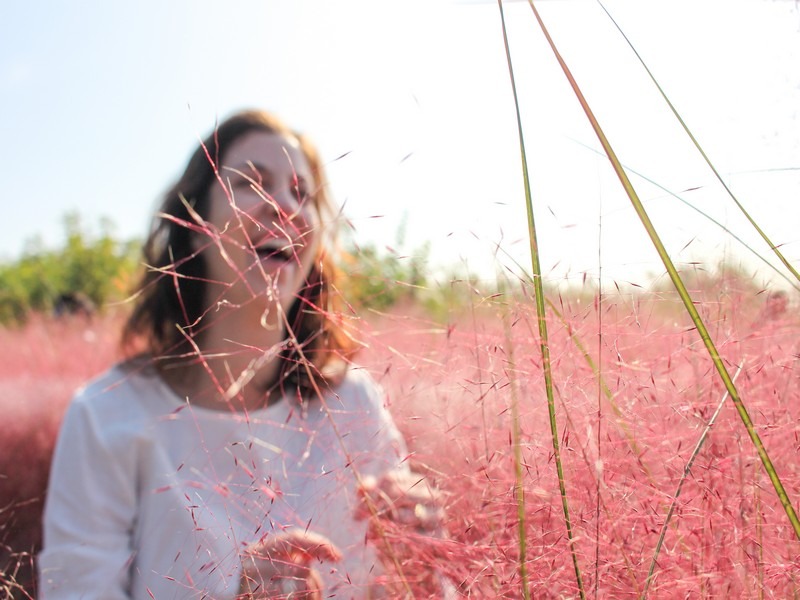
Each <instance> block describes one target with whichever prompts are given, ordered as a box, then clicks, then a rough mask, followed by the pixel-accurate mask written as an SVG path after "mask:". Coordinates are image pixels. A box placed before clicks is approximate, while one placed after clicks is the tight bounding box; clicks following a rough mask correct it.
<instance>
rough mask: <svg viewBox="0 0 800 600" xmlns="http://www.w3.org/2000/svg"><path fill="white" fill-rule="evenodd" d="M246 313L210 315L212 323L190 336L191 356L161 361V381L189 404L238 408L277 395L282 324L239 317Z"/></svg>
mask: <svg viewBox="0 0 800 600" xmlns="http://www.w3.org/2000/svg"><path fill="white" fill-rule="evenodd" d="M246 312H247V311H241V310H239V311H237V310H232V311H230V312H228V313H227V314H219V313H217V314H215V315H214V317H215V321H214V322H213V323H212V324H211V325H210V326H209V327H208V328H207V329H205V330H204V331H202V332H200V333H199V334H198V335H197V336H196V337H195V338H194V339H193V340H192V345H193V346H195V348H194V350H195V353H194V356H192V357H188V358H182V359H175V360H169V361H165V362H164V363H163V364H162V367H161V376H162V377H163V378H164V381H166V382H167V384H168V385H169V386H170V387H171V388H172V389H173V390H174V391H175V392H176V393H177V394H178V395H180V396H181V397H182V398H187V399H188V401H189V403H190V404H194V405H196V406H203V407H205V408H214V409H219V410H225V409H228V410H236V411H244V410H254V409H258V408H264V407H265V406H267V405H269V404H271V403H273V402H276V401H277V400H279V399H280V397H281V393H280V392H281V390H280V389H279V387H280V386H279V385H278V383H279V382H278V378H279V375H280V370H281V358H280V355H281V352H282V350H283V349H284V347H285V338H286V334H285V328H284V327H283V326H278V325H274V326H264V325H263V324H261V323H255V324H254V323H253V319H252V318H249V319H247V320H245V318H246V317H247V315H246Z"/></svg>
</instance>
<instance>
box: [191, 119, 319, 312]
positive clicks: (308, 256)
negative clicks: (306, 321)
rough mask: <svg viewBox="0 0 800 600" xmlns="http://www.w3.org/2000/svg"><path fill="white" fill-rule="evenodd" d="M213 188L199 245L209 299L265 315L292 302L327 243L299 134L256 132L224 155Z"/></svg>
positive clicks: (246, 136)
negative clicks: (277, 305)
mask: <svg viewBox="0 0 800 600" xmlns="http://www.w3.org/2000/svg"><path fill="white" fill-rule="evenodd" d="M221 158H222V165H221V167H220V170H219V175H220V177H221V179H222V182H223V183H224V187H223V185H222V184H220V183H219V182H215V183H214V184H213V185H212V187H211V190H210V191H209V198H208V201H209V206H208V216H207V219H206V221H207V223H208V224H209V228H208V229H209V231H208V234H207V235H206V234H202V233H201V234H198V235H197V238H196V239H197V241H198V244H199V247H200V248H202V249H203V250H202V251H203V256H204V258H205V260H206V275H207V278H208V280H209V282H208V284H207V286H206V290H207V291H206V299H205V302H206V304H207V305H208V306H209V308H210V309H212V310H213V309H214V306H215V305H219V306H223V305H224V306H231V307H233V308H238V307H243V306H246V305H247V306H254V307H256V308H257V309H258V310H259V311H260V312H261V313H263V314H270V315H271V316H270V318H269V319H268V320H269V322H271V323H275V322H276V321H275V312H276V311H274V310H270V308H271V307H274V306H275V303H276V302H278V303H280V306H281V307H282V308H283V309H284V311H286V310H288V308H289V307H290V306H291V305H292V303H293V301H294V299H295V297H296V295H297V293H298V292H299V291H300V290H301V288H302V286H303V285H304V284H305V280H306V276H307V275H308V272H309V270H310V269H311V265H312V263H313V261H314V259H315V257H316V256H317V252H318V248H319V243H320V239H321V237H322V236H321V232H320V230H319V229H320V219H319V213H318V210H317V207H316V206H315V204H314V201H313V194H314V192H315V188H316V182H315V181H314V175H313V173H312V171H311V167H310V165H309V163H308V161H307V159H306V157H305V155H304V153H303V152H302V150H301V149H300V145H299V142H298V141H297V140H296V139H295V138H293V137H284V136H282V135H280V134H275V133H267V132H264V131H252V132H250V133H247V134H245V135H243V136H242V137H240V138H239V139H237V140H236V141H235V142H233V144H231V146H230V147H229V148H228V149H227V151H226V152H225V153H224V155H223V156H222V157H221Z"/></svg>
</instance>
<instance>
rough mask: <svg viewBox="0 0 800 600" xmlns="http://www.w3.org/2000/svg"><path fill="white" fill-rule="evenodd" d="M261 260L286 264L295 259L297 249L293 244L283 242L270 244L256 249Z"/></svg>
mask: <svg viewBox="0 0 800 600" xmlns="http://www.w3.org/2000/svg"><path fill="white" fill-rule="evenodd" d="M255 252H256V255H257V256H258V258H259V260H261V261H262V262H263V261H268V260H269V261H274V262H281V263H286V262H289V261H290V260H292V259H293V258H294V257H295V249H294V246H293V245H292V244H287V243H283V242H278V241H274V242H268V243H266V244H262V245H260V246H257V247H256V248H255Z"/></svg>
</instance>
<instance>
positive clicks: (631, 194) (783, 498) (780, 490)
mask: <svg viewBox="0 0 800 600" xmlns="http://www.w3.org/2000/svg"><path fill="white" fill-rule="evenodd" d="M528 4H529V5H530V7H531V9H532V10H533V14H534V16H535V17H536V20H537V22H538V23H539V27H540V28H541V30H542V32H543V33H544V36H545V38H546V39H547V42H548V44H549V45H550V48H551V50H552V51H553V54H554V55H555V57H556V60H557V61H558V63H559V65H561V69H562V71H563V72H564V75H565V76H566V77H567V79H568V81H569V83H570V86H571V87H572V90H573V92H574V93H575V96H576V97H577V99H578V101H579V102H580V104H581V107H582V108H583V111H584V113H585V114H586V117H587V118H588V119H589V122H590V123H591V125H592V128H593V129H594V131H595V134H596V135H597V138H598V139H599V140H600V144H601V145H602V146H603V150H605V152H606V155H607V156H608V159H609V161H611V164H612V166H613V168H614V171H615V172H616V174H617V176H618V177H619V180H620V182H621V183H622V186H623V187H624V188H625V192H626V193H627V194H628V198H630V200H631V204H632V205H633V208H634V210H635V211H636V214H637V215H638V216H639V220H640V221H641V222H642V225H643V226H644V228H645V230H646V231H647V234H648V236H649V237H650V240H651V241H652V243H653V246H654V247H655V249H656V251H657V252H658V255H659V257H660V258H661V261H662V262H663V263H664V267H665V268H666V269H667V273H668V274H669V277H670V279H671V280H672V283H673V285H674V286H675V288H676V290H677V291H678V295H679V296H680V298H681V300H682V301H683V305H684V307H685V308H686V311H687V312H688V313H689V316H690V317H691V319H692V322H693V323H694V325H695V327H696V328H697V333H698V334H699V335H700V338H701V339H702V340H703V343H704V344H705V346H706V349H707V350H708V353H709V355H710V356H711V360H712V362H713V363H714V367H715V368H716V370H717V372H718V373H719V376H720V378H721V379H722V381H723V383H724V384H725V389H726V390H728V393H729V394H730V397H731V401H732V402H733V404H734V406H735V407H736V411H737V412H738V413H739V417H740V418H741V420H742V423H744V426H745V429H747V434H748V435H749V436H750V439H751V440H752V442H753V445H754V446H755V448H756V452H758V456H759V458H760V459H761V462H762V464H763V465H764V469H765V470H766V471H767V475H768V476H769V478H770V481H771V482H772V486H773V487H774V488H775V493H776V494H777V496H778V500H779V501H780V503H781V505H782V506H783V509H784V511H785V512H786V516H787V517H788V518H789V522H790V523H791V525H792V529H793V530H794V533H795V535H796V536H797V538H798V540H800V519H798V517H797V513H796V512H795V510H794V507H793V506H792V503H791V501H790V500H789V496H788V494H787V493H786V490H785V488H784V487H783V484H782V483H781V480H780V477H779V476H778V472H777V471H776V470H775V466H774V465H773V464H772V460H771V459H770V457H769V454H768V453H767V450H766V448H765V447H764V444H763V442H762V441H761V437H760V436H759V435H758V432H757V431H756V430H755V427H754V425H753V421H752V419H751V418H750V414H749V413H748V412H747V408H746V407H745V405H744V402H742V399H741V397H740V396H739V392H738V390H737V389H736V386H735V385H734V383H733V381H732V379H731V376H730V374H729V373H728V370H727V368H726V367H725V364H724V363H723V361H722V358H721V357H720V355H719V352H718V351H717V348H716V346H715V345H714V342H713V340H712V339H711V336H710V334H709V333H708V329H707V328H706V326H705V323H703V320H702V318H701V317H700V313H698V311H697V308H696V307H695V305H694V302H693V301H692V298H691V296H690V295H689V292H688V291H687V289H686V286H685V285H684V283H683V280H682V279H681V277H680V275H679V274H678V271H677V269H676V268H675V265H674V264H673V262H672V259H671V258H670V257H669V254H668V253H667V250H666V248H665V247H664V244H663V243H662V242H661V238H660V237H659V235H658V233H657V232H656V229H655V227H654V226H653V222H652V221H651V220H650V217H649V215H648V214H647V211H646V210H645V208H644V206H643V205H642V202H641V200H639V196H638V195H637V194H636V190H634V188H633V185H632V184H631V182H630V179H628V176H627V174H626V173H625V170H624V169H623V168H622V165H621V164H620V162H619V159H618V158H617V155H616V153H615V152H614V150H613V148H612V147H611V144H610V143H609V141H608V139H607V138H606V136H605V133H603V130H602V128H601V127H600V124H599V123H598V121H597V119H596V118H595V116H594V113H593V112H592V109H591V108H590V107H589V104H588V103H587V101H586V98H585V97H584V96H583V93H582V92H581V90H580V88H579V87H578V84H577V82H576V81H575V78H574V77H573V76H572V73H571V72H570V70H569V68H568V67H567V64H566V63H565V62H564V59H563V58H562V57H561V54H560V53H559V52H558V49H557V48H556V46H555V43H554V42H553V39H552V38H551V37H550V34H549V32H548V31H547V28H546V27H545V25H544V22H543V21H542V19H541V17H540V16H539V11H538V10H536V7H535V6H534V4H533V0H528Z"/></svg>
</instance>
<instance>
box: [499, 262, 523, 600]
mask: <svg viewBox="0 0 800 600" xmlns="http://www.w3.org/2000/svg"><path fill="white" fill-rule="evenodd" d="M497 287H498V291H499V292H500V293H501V294H504V293H505V282H504V280H503V277H502V276H498V278H497ZM509 311H510V307H508V308H506V310H504V311H503V332H504V335H505V349H506V364H507V365H508V368H507V369H506V376H507V377H508V384H509V387H510V389H511V436H512V438H511V439H512V444H513V446H514V499H515V501H516V503H517V532H518V535H519V577H520V581H521V582H522V597H523V598H524V599H525V600H530V597H531V593H530V586H529V583H528V567H527V554H528V551H527V548H528V540H527V532H526V527H525V486H524V482H523V468H522V464H523V461H522V445H521V438H522V435H521V425H520V419H519V388H518V386H517V371H516V369H517V366H516V363H515V360H514V342H513V340H512V336H511V323H510V318H511V316H510V314H509Z"/></svg>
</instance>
